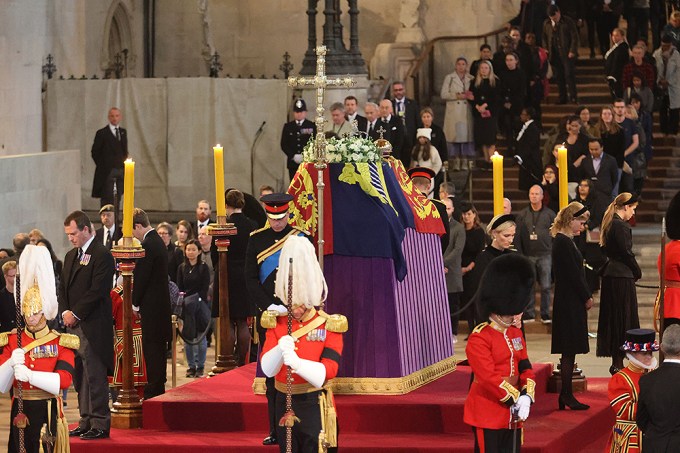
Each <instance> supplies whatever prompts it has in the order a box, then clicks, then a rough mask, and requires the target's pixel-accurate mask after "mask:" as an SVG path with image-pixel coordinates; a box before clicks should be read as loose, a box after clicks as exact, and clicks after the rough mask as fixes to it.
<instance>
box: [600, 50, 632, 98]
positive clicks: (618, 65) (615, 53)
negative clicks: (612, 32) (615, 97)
mask: <svg viewBox="0 0 680 453" xmlns="http://www.w3.org/2000/svg"><path fill="white" fill-rule="evenodd" d="M629 50H630V48H629V47H628V43H626V42H625V41H624V42H622V43H621V44H619V45H618V47H616V49H614V50H612V51H611V53H610V54H609V56H608V57H607V59H606V60H604V75H605V76H607V77H613V78H614V79H616V84H617V86H618V87H619V88H620V87H621V86H622V85H621V83H622V82H623V80H622V78H623V67H624V66H626V65H627V64H628V61H630V54H629V53H628V52H629Z"/></svg>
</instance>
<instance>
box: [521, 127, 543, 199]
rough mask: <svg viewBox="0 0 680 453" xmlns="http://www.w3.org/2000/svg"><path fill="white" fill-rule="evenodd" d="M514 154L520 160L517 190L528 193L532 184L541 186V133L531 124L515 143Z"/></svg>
mask: <svg viewBox="0 0 680 453" xmlns="http://www.w3.org/2000/svg"><path fill="white" fill-rule="evenodd" d="M516 153H517V155H518V156H519V157H521V158H522V161H523V162H522V166H520V167H519V190H526V191H528V190H529V189H530V188H531V186H533V185H534V184H541V176H542V174H543V163H542V161H541V132H540V131H539V130H538V126H536V121H534V122H532V123H531V124H530V125H529V126H528V127H527V128H526V130H525V131H524V134H522V137H520V139H519V140H518V141H517V148H516Z"/></svg>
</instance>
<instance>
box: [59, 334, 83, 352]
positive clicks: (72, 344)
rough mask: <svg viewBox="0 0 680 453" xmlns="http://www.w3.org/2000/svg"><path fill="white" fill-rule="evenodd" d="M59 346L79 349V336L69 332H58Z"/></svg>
mask: <svg viewBox="0 0 680 453" xmlns="http://www.w3.org/2000/svg"><path fill="white" fill-rule="evenodd" d="M59 346H63V347H65V348H69V349H79V348H80V338H78V336H77V335H73V334H70V333H62V334H59Z"/></svg>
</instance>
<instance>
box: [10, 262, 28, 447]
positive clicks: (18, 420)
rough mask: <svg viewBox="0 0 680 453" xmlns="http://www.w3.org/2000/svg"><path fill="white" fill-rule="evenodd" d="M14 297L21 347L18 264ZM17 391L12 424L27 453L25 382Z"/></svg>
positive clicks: (19, 344) (19, 345) (20, 445)
mask: <svg viewBox="0 0 680 453" xmlns="http://www.w3.org/2000/svg"><path fill="white" fill-rule="evenodd" d="M14 297H15V300H16V307H15V308H16V316H17V348H19V349H21V336H22V335H23V331H24V317H23V315H22V314H21V276H20V275H19V267H18V266H17V274H16V283H15V288H14ZM16 385H17V392H16V394H15V395H14V398H15V399H16V400H17V415H16V417H14V420H12V424H13V425H14V426H16V427H17V429H18V430H19V453H26V433H25V432H24V429H25V428H26V426H28V417H27V416H26V414H24V395H23V382H21V381H20V380H18V379H17V380H16Z"/></svg>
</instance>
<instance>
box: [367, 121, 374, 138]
mask: <svg viewBox="0 0 680 453" xmlns="http://www.w3.org/2000/svg"><path fill="white" fill-rule="evenodd" d="M372 134H373V123H371V127H369V128H368V135H369V136H370V135H372Z"/></svg>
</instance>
